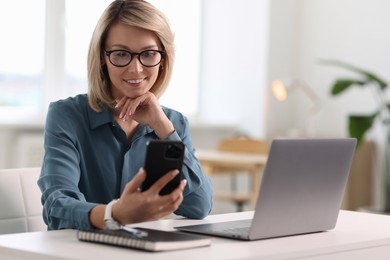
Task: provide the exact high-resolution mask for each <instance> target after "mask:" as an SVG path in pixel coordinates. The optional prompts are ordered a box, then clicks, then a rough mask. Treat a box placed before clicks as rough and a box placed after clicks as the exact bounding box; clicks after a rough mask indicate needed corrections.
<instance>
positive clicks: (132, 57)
mask: <svg viewBox="0 0 390 260" xmlns="http://www.w3.org/2000/svg"><path fill="white" fill-rule="evenodd" d="M117 51H121V52H127V53H129V54H130V61H129V62H128V63H127V64H125V65H116V64H114V63H113V62H112V61H111V54H112V53H114V52H117ZM148 51H154V52H158V53H160V55H161V59H160V61H159V62H158V63H157V64H155V65H153V66H148V65H145V64H143V62H142V61H141V55H142V54H143V53H145V52H148ZM104 53H105V54H106V56H107V57H108V60H109V61H110V63H111V64H112V65H113V66H115V67H120V68H122V67H126V66H127V65H129V64H130V63H131V62H132V61H133V59H134V56H137V58H138V61H139V63H141V65H142V66H144V67H148V68H152V67H156V66H157V65H158V64H160V63H161V61H162V60H163V59H164V57H165V55H166V52H165V51H160V50H144V51H141V52H131V51H128V50H111V51H107V50H106V49H104Z"/></svg>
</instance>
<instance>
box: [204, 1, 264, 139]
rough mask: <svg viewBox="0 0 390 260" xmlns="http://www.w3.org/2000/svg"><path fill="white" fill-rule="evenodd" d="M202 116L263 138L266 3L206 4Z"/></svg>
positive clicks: (210, 120) (211, 2) (227, 2)
mask: <svg viewBox="0 0 390 260" xmlns="http://www.w3.org/2000/svg"><path fill="white" fill-rule="evenodd" d="M203 11H204V16H203V21H202V22H203V42H202V62H201V83H200V85H201V92H200V100H199V102H200V105H199V107H200V111H199V117H200V118H201V119H202V120H204V121H207V122H212V123H214V124H233V125H237V126H238V127H239V129H241V130H242V131H244V132H246V133H247V134H249V135H252V136H255V137H264V136H265V125H264V110H265V102H264V90H265V87H266V74H265V71H267V68H266V66H267V55H266V54H267V44H268V41H267V35H268V0H263V1H258V0H245V1H235V0H223V1H222V0H207V1H203Z"/></svg>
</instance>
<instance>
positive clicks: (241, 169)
mask: <svg viewBox="0 0 390 260" xmlns="http://www.w3.org/2000/svg"><path fill="white" fill-rule="evenodd" d="M267 152H268V148H267V145H266V144H265V142H263V141H261V140H256V139H249V138H231V139H223V140H222V141H221V142H220V144H219V146H218V150H215V151H213V150H198V151H197V152H196V155H197V157H198V159H199V161H200V163H201V164H202V167H203V169H204V171H205V172H206V173H207V174H208V175H209V176H210V177H212V176H213V175H214V176H217V175H221V174H224V175H226V174H228V175H230V176H231V189H230V193H229V194H218V193H216V194H214V198H215V199H218V200H228V201H231V202H233V203H235V204H236V207H237V211H242V210H243V206H244V204H245V203H248V202H251V205H252V209H254V207H255V205H256V200H257V196H258V193H259V187H260V181H261V174H262V170H263V167H264V165H265V163H266V160H267ZM238 174H249V177H250V187H249V193H246V194H239V193H237V189H236V177H237V175H238Z"/></svg>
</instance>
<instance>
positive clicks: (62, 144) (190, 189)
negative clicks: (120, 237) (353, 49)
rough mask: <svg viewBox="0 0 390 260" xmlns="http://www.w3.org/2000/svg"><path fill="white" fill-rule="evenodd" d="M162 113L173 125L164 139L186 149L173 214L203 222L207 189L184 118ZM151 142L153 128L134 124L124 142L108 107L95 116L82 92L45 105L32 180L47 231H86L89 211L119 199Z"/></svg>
mask: <svg viewBox="0 0 390 260" xmlns="http://www.w3.org/2000/svg"><path fill="white" fill-rule="evenodd" d="M163 110H164V112H165V113H166V115H167V116H168V118H169V119H170V120H171V122H172V123H173V125H174V127H175V132H174V133H173V134H171V135H170V136H169V137H168V138H167V139H168V140H181V141H183V142H184V144H185V146H186V150H185V156H184V166H183V169H182V173H183V176H184V178H185V179H186V180H187V186H186V187H185V190H184V193H183V195H184V200H183V202H182V204H181V205H180V207H179V208H178V209H177V211H176V212H175V214H177V215H181V216H184V217H187V218H193V219H201V218H204V217H206V216H207V215H208V214H209V213H210V211H211V207H212V186H211V182H210V180H209V178H208V177H207V176H206V175H205V174H204V172H203V170H202V168H201V166H200V164H199V161H198V160H197V158H196V157H195V154H194V152H195V149H194V147H193V145H192V141H191V137H190V134H189V124H188V120H187V118H186V117H184V116H183V115H182V114H181V113H179V112H177V111H175V110H172V109H169V108H166V107H163ZM152 139H158V137H157V135H156V134H155V133H154V131H153V129H151V128H150V127H148V126H146V125H139V126H138V128H137V131H136V133H135V135H134V137H133V138H132V140H131V142H129V141H128V140H127V137H126V134H125V132H124V131H123V130H122V128H121V127H120V125H119V124H118V123H117V122H116V121H115V119H114V118H113V116H112V114H111V112H110V111H109V109H108V108H107V107H104V108H103V110H102V111H101V112H95V111H94V110H92V109H91V108H90V107H89V105H88V100H87V95H86V94H83V95H78V96H76V97H73V98H68V99H65V100H60V101H57V102H53V103H51V104H50V106H49V110H48V114H47V118H46V125H45V139H44V140H45V141H44V148H45V155H44V159H43V164H42V170H41V175H40V178H39V180H38V186H39V188H40V189H41V191H42V198H41V200H42V205H43V218H44V221H45V223H46V224H47V225H48V229H49V230H53V229H62V228H74V229H85V228H92V226H91V223H90V221H89V216H88V215H89V212H90V211H91V209H92V208H93V207H95V206H96V205H97V204H107V203H108V202H110V201H111V200H113V199H116V198H119V197H120V195H121V193H122V191H123V189H124V187H125V185H126V184H127V183H128V182H129V181H130V180H131V179H132V178H133V177H134V175H135V174H136V173H137V172H138V170H139V169H140V167H142V166H143V162H144V156H145V152H146V143H147V142H148V141H149V140H152Z"/></svg>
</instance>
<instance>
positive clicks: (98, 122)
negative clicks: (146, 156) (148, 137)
mask: <svg viewBox="0 0 390 260" xmlns="http://www.w3.org/2000/svg"><path fill="white" fill-rule="evenodd" d="M88 117H89V127H90V128H91V130H93V129H95V128H98V127H99V126H102V125H105V124H113V125H117V124H118V123H117V122H116V121H115V119H114V117H113V116H112V114H111V112H110V110H109V109H108V107H107V106H103V107H102V110H101V111H100V112H96V111H95V110H93V109H92V108H91V107H90V106H88ZM153 131H154V130H153V128H151V127H149V126H147V125H142V124H141V125H139V126H138V129H137V131H136V134H135V136H138V135H143V134H148V133H151V132H153Z"/></svg>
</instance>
